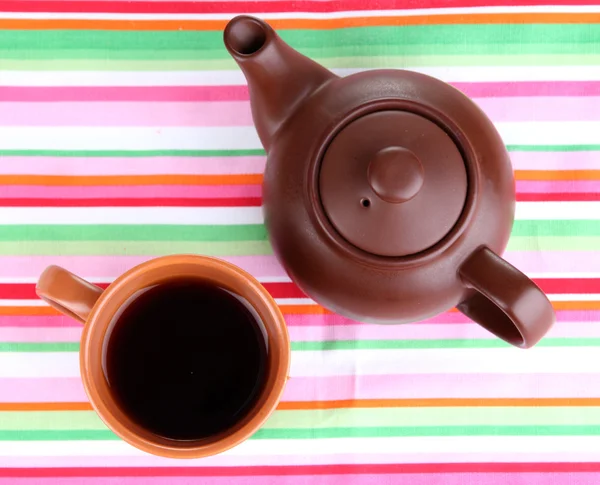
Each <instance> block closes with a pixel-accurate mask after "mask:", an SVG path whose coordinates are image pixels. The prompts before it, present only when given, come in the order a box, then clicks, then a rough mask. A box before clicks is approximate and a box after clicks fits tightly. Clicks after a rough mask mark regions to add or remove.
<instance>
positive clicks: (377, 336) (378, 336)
mask: <svg viewBox="0 0 600 485" xmlns="http://www.w3.org/2000/svg"><path fill="white" fill-rule="evenodd" d="M290 316H291V315H290ZM39 318H40V320H41V321H40V323H41V324H42V325H40V326H38V327H18V326H0V342H79V340H80V339H81V331H82V326H81V325H80V324H79V323H76V324H74V325H71V326H60V327H56V326H51V325H43V319H44V318H48V319H52V318H54V317H39ZM3 320H4V319H3ZM315 320H318V316H317V317H316V318H315ZM312 323H313V324H312V325H310V326H304V327H299V326H290V327H289V333H290V338H291V340H292V341H294V342H303V341H311V342H315V341H318V342H321V341H341V340H431V339H433V340H442V339H444V340H445V339H452V340H454V339H456V340H470V339H495V337H494V336H493V335H492V334H491V333H489V332H488V331H487V330H485V329H483V328H482V327H480V326H479V325H476V324H474V323H458V324H445V325H439V324H426V323H421V324H413V325H371V324H358V325H347V326H343V325H334V326H330V327H329V326H324V325H319V323H318V322H312ZM576 337H580V338H586V337H589V338H598V337H600V322H598V321H596V322H577V323H574V322H571V323H562V322H561V323H558V324H556V325H555V326H554V327H553V328H552V329H551V330H550V332H549V333H548V335H547V338H576Z"/></svg>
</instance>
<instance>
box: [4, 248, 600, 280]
mask: <svg viewBox="0 0 600 485" xmlns="http://www.w3.org/2000/svg"><path fill="white" fill-rule="evenodd" d="M152 257H153V256H2V257H0V277H4V278H7V277H14V278H25V277H27V278H35V277H37V276H39V275H40V273H41V272H42V271H43V270H44V269H45V268H46V267H47V266H49V265H51V264H58V265H61V266H65V267H66V268H67V269H69V270H71V271H73V272H75V273H77V274H79V275H81V276H84V277H85V276H88V277H96V278H114V277H116V276H118V275H120V274H122V273H124V272H125V271H127V270H128V269H130V268H132V267H133V266H136V265H138V264H140V263H142V262H143V261H147V260H149V259H152ZM504 257H505V259H506V260H507V261H509V262H510V263H512V264H513V265H515V266H516V267H517V268H519V269H520V270H521V271H523V272H524V273H544V272H548V271H551V272H553V273H569V272H575V273H600V258H599V257H598V253H597V252H593V251H579V252H571V251H544V252H543V253H534V252H531V251H508V252H506V253H505V254H504ZM224 259H226V260H228V261H231V262H232V263H233V264H237V265H238V266H241V267H242V268H243V269H245V270H246V271H248V272H250V273H252V274H253V275H254V276H257V277H285V276H286V273H285V271H284V270H283V268H282V267H281V265H280V264H279V263H278V261H277V260H276V258H275V256H272V255H269V256H233V257H226V258H224Z"/></svg>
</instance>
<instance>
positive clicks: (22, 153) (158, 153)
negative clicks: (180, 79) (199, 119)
mask: <svg viewBox="0 0 600 485" xmlns="http://www.w3.org/2000/svg"><path fill="white" fill-rule="evenodd" d="M264 154H265V151H264V150H262V149H248V150H0V156H6V157H129V158H140V157H166V156H172V157H244V156H258V155H264Z"/></svg>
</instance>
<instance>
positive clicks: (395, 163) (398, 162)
mask: <svg viewBox="0 0 600 485" xmlns="http://www.w3.org/2000/svg"><path fill="white" fill-rule="evenodd" d="M368 177H369V185H370V186H371V188H372V189H373V192H375V193H376V194H377V195H378V196H379V197H380V198H381V199H383V200H385V201H386V202H391V203H395V204H398V203H400V202H406V201H407V200H410V199H412V198H413V197H414V196H415V195H417V193H418V192H419V190H420V189H421V186H422V185H423V166H422V165H421V162H420V161H419V159H418V158H417V156H416V155H415V154H414V153H413V152H411V151H410V150H407V149H406V148H401V147H389V148H384V149H383V150H380V151H378V152H377V153H376V154H375V156H374V157H373V158H372V159H371V162H370V163H369V169H368Z"/></svg>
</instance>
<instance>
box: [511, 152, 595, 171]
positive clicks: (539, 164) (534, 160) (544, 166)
mask: <svg viewBox="0 0 600 485" xmlns="http://www.w3.org/2000/svg"><path fill="white" fill-rule="evenodd" d="M510 159H511V162H512V165H513V168H514V169H515V170H599V169H600V156H599V152H598V151H578V152H568V151H563V152H561V151H558V152H511V153H510Z"/></svg>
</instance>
